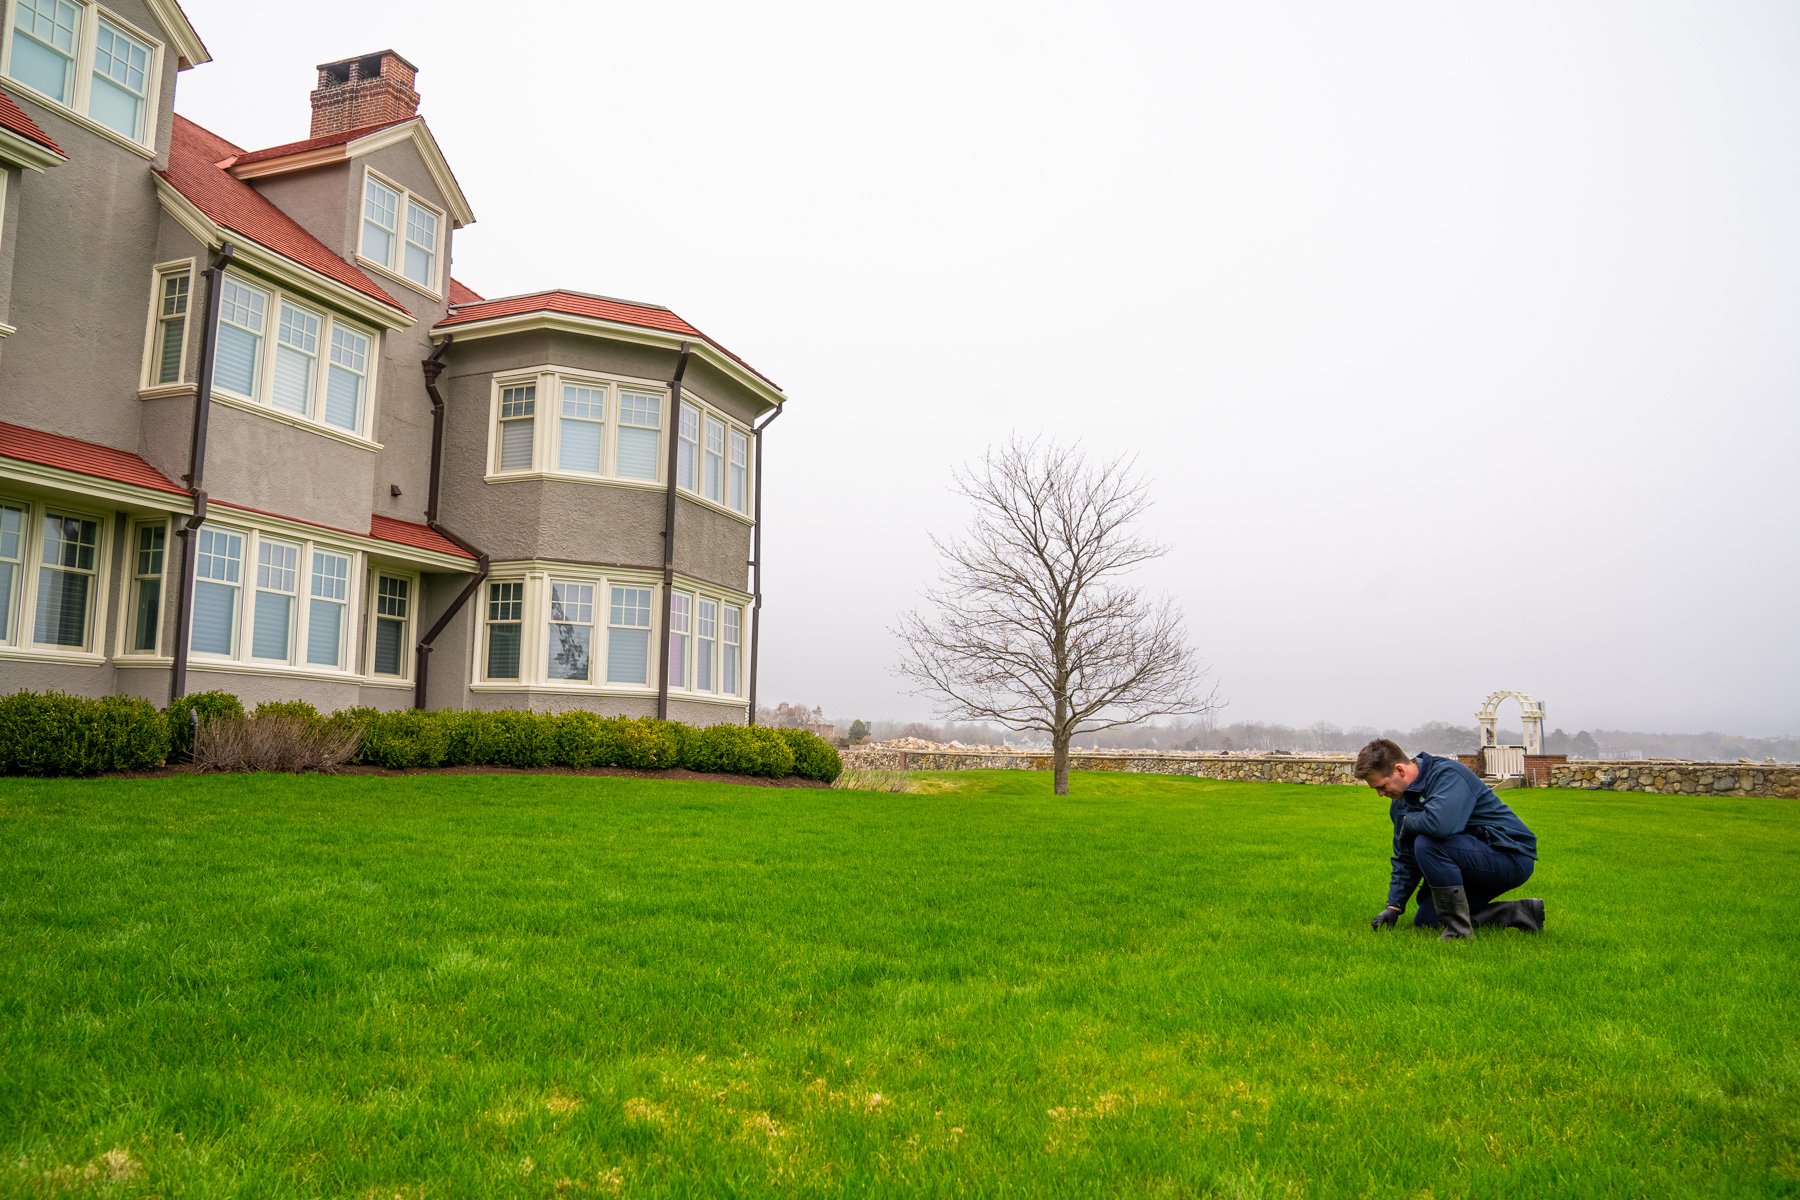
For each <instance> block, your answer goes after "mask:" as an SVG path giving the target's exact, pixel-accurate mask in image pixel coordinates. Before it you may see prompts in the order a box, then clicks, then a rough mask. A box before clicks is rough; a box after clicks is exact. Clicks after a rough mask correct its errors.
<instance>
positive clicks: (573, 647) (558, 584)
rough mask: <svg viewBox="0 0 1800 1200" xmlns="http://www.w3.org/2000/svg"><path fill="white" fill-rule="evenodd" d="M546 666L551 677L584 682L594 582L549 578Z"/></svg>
mask: <svg viewBox="0 0 1800 1200" xmlns="http://www.w3.org/2000/svg"><path fill="white" fill-rule="evenodd" d="M549 634H550V636H549V640H548V648H549V656H550V657H549V666H548V667H547V668H546V674H547V676H548V677H549V678H551V679H574V680H580V681H582V682H586V681H587V680H588V679H589V677H590V674H591V670H592V668H591V665H590V664H591V661H592V658H591V656H592V652H593V647H594V585H593V584H591V583H580V582H577V581H575V580H570V579H552V580H551V581H550V629H549Z"/></svg>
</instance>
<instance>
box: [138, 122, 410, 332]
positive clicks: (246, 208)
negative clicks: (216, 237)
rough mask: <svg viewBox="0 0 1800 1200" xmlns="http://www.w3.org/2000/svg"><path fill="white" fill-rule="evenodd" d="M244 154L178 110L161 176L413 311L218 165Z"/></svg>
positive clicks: (223, 217) (361, 288)
mask: <svg viewBox="0 0 1800 1200" xmlns="http://www.w3.org/2000/svg"><path fill="white" fill-rule="evenodd" d="M242 153H243V151H242V150H241V149H240V148H239V147H237V146H234V145H232V144H231V143H230V142H228V141H226V140H225V139H224V138H222V137H220V136H219V135H218V134H216V133H212V132H211V131H209V130H206V129H202V128H201V127H200V126H198V125H196V124H194V123H193V122H192V121H190V120H188V119H187V118H186V117H184V116H182V115H181V114H180V113H176V114H175V132H174V136H173V137H172V138H171V139H170V142H169V169H168V170H166V171H159V172H158V174H159V175H161V176H162V177H163V178H164V179H166V180H168V181H169V183H170V184H171V185H172V186H173V187H174V188H175V190H176V191H178V192H180V193H181V194H182V195H183V196H185V197H187V199H188V200H189V201H191V202H192V203H193V205H194V207H196V208H198V209H199V210H200V211H201V212H203V213H205V214H206V215H207V216H208V217H209V218H211V219H212V220H213V221H214V222H216V223H217V224H219V225H222V226H224V227H225V228H226V229H229V230H231V231H232V232H234V233H240V234H242V235H244V236H245V237H247V238H249V239H250V240H252V241H254V242H256V243H258V244H260V245H263V246H266V247H268V248H269V249H270V250H273V251H274V252H275V253H277V254H280V255H282V256H283V257H284V258H291V259H293V260H294V261H295V262H297V263H299V264H300V265H301V266H304V267H310V268H312V269H313V270H314V271H317V272H318V273H319V274H321V275H323V276H325V277H326V278H328V279H333V280H336V281H337V282H338V283H341V284H343V285H344V286H346V287H349V288H352V289H354V290H355V291H358V292H361V293H362V294H363V295H365V296H368V297H370V298H372V299H375V300H379V301H380V302H381V303H383V304H385V305H387V306H388V307H390V308H392V309H395V310H397V311H399V312H402V313H406V315H407V316H411V315H412V314H411V313H410V312H408V310H407V308H406V306H405V305H403V304H401V303H400V302H399V301H398V300H396V299H394V298H393V297H392V296H390V295H388V294H387V292H385V291H384V290H382V288H381V285H380V284H378V283H376V282H375V281H374V280H373V279H370V278H369V277H368V276H367V275H364V274H363V273H362V272H361V271H359V270H357V269H356V268H355V267H353V266H351V265H350V264H349V263H347V262H345V261H344V260H343V259H341V258H339V257H338V256H337V255H336V254H333V253H332V252H331V251H330V250H329V249H327V248H326V247H325V244H324V243H323V242H321V241H319V239H317V238H315V237H314V236H313V235H312V234H310V233H308V232H306V230H304V229H302V228H300V226H299V225H298V224H297V223H296V222H295V221H294V219H293V218H292V217H290V216H288V215H287V214H286V213H284V212H282V211H281V210H280V209H279V208H276V207H275V206H274V205H273V204H271V203H270V202H269V201H268V200H267V199H266V198H265V197H263V196H262V195H261V194H259V193H258V192H257V191H256V189H255V188H253V187H251V186H250V185H249V184H247V183H244V182H243V181H241V180H238V179H233V178H232V177H231V176H230V175H229V174H228V173H226V172H225V171H222V170H220V169H219V167H218V165H217V164H218V163H220V162H223V161H225V160H226V159H229V158H232V157H234V156H236V155H240V154H242Z"/></svg>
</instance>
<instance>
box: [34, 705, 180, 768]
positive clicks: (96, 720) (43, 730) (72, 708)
mask: <svg viewBox="0 0 1800 1200" xmlns="http://www.w3.org/2000/svg"><path fill="white" fill-rule="evenodd" d="M168 754H169V726H168V722H167V720H166V719H165V718H164V716H163V714H162V713H160V712H158V711H157V710H156V706H155V705H153V704H151V703H149V702H148V701H145V700H138V699H135V698H132V697H128V696H104V697H101V698H100V699H97V700H89V699H86V698H85V697H81V696H69V695H65V694H63V693H62V692H41V693H40V692H18V693H15V694H13V695H11V696H7V697H5V698H4V699H0V774H5V775H100V774H103V773H105V772H108V771H141V770H146V769H148V768H150V767H159V766H161V765H162V764H163V762H164V761H165V760H166V759H167V758H168Z"/></svg>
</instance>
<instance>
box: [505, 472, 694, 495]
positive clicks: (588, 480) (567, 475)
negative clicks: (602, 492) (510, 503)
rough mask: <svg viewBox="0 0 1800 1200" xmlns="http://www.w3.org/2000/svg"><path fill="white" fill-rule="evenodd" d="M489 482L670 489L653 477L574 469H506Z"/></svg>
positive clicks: (649, 489)
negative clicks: (624, 476) (622, 477)
mask: <svg viewBox="0 0 1800 1200" xmlns="http://www.w3.org/2000/svg"><path fill="white" fill-rule="evenodd" d="M483 478H484V480H485V481H486V482H488V483H523V482H530V481H534V480H535V481H539V482H550V483H583V484H589V485H593V486H599V487H622V488H631V489H633V490H634V491H639V492H661V491H666V490H668V489H667V488H666V486H665V485H663V484H660V483H657V482H656V481H655V480H651V479H618V478H615V477H614V476H611V475H578V474H576V473H575V472H573V471H506V472H504V473H502V472H493V473H490V474H488V475H486V476H484V477H483Z"/></svg>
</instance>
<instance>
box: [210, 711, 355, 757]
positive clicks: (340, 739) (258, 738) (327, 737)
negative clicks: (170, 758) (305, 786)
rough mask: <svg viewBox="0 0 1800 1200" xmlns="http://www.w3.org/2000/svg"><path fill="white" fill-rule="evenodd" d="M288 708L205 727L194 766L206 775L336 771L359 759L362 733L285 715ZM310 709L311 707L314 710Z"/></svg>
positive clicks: (320, 719) (317, 719)
mask: <svg viewBox="0 0 1800 1200" xmlns="http://www.w3.org/2000/svg"><path fill="white" fill-rule="evenodd" d="M287 707H288V706H285V705H273V706H271V705H258V706H257V709H256V711H255V712H254V713H252V714H251V715H250V716H247V717H219V718H217V719H215V720H212V721H208V722H207V723H206V724H204V725H202V726H201V727H200V735H199V736H198V737H196V738H195V739H194V755H193V758H194V767H195V769H196V770H200V771H286V772H300V771H335V770H337V769H338V768H339V767H341V766H343V765H344V764H345V763H347V762H349V761H350V760H351V759H352V758H354V757H355V756H356V748H357V743H358V741H359V739H360V737H361V733H360V731H359V730H358V729H356V728H354V727H352V726H350V725H348V724H339V723H334V722H332V721H327V720H326V719H324V718H323V717H321V716H319V714H318V713H317V712H316V711H315V712H314V713H313V714H312V716H311V717H310V718H308V717H307V716H305V715H304V714H300V713H294V712H289V711H285V709H286V708H287ZM305 707H307V708H311V707H312V706H311V705H306V706H305Z"/></svg>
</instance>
